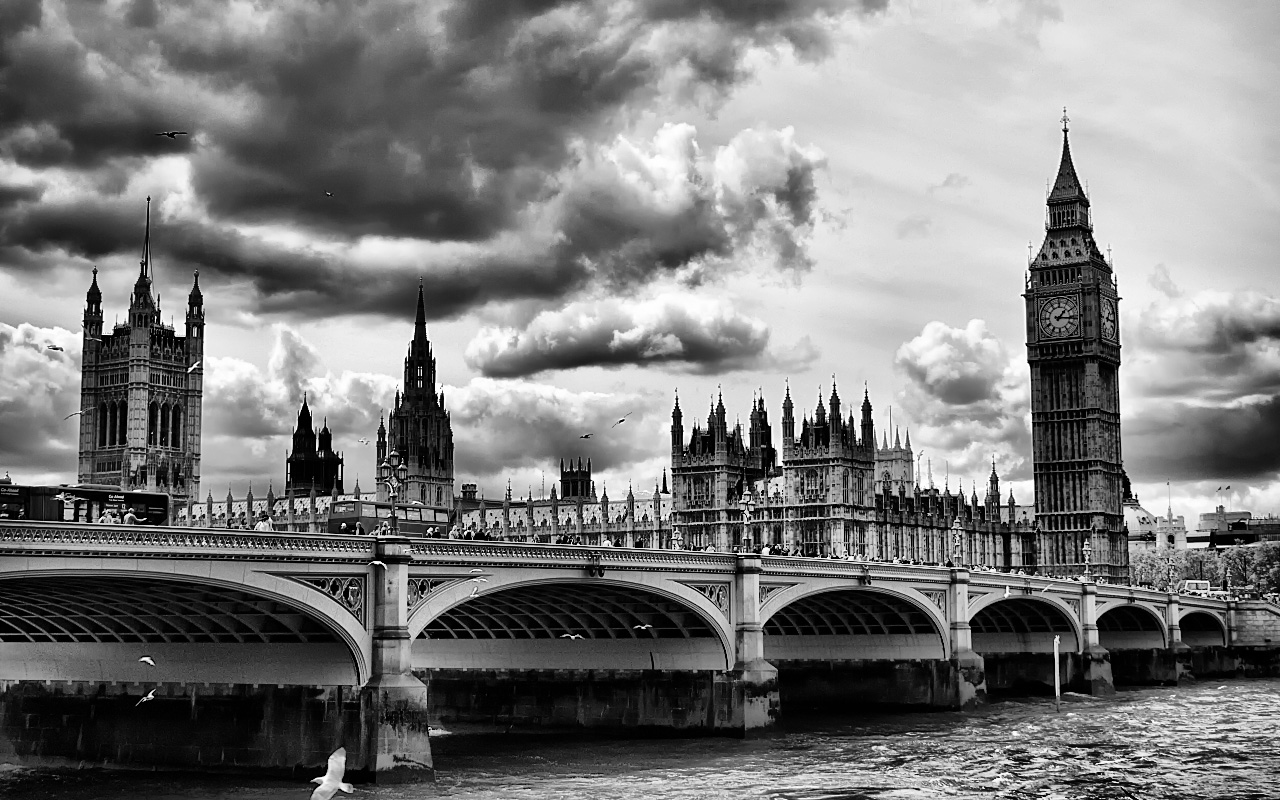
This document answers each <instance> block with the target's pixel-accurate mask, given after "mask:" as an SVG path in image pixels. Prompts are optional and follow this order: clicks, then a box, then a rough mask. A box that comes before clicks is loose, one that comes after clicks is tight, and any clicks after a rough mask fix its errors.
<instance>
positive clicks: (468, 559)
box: [410, 538, 737, 573]
mask: <svg viewBox="0 0 1280 800" xmlns="http://www.w3.org/2000/svg"><path fill="white" fill-rule="evenodd" d="M410 549H411V551H412V553H413V555H414V557H415V558H420V559H424V560H427V559H429V560H431V561H433V562H439V561H442V560H443V561H447V560H449V559H457V561H458V563H472V562H484V561H485V560H486V559H490V560H492V559H501V560H502V561H505V562H510V561H518V562H523V563H527V564H539V565H546V564H550V563H567V564H574V563H579V564H583V565H587V564H599V565H601V566H604V567H608V566H616V567H620V568H621V567H633V568H637V569H695V570H697V571H700V572H725V573H732V572H734V570H735V569H737V556H735V555H733V554H732V553H704V552H701V551H694V550H658V549H649V548H636V547H600V546H592V545H577V544H534V543H522V542H501V541H486V540H473V539H427V538H413V539H412V540H411V544H410Z"/></svg>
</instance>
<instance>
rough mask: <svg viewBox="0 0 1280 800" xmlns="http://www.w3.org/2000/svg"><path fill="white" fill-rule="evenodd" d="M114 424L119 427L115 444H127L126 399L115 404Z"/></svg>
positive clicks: (127, 408) (127, 411)
mask: <svg viewBox="0 0 1280 800" xmlns="http://www.w3.org/2000/svg"><path fill="white" fill-rule="evenodd" d="M116 423H117V424H118V425H119V426H120V430H119V431H118V433H117V435H116V444H119V445H124V444H128V443H129V400H128V398H126V399H123V400H121V401H120V402H118V403H116Z"/></svg>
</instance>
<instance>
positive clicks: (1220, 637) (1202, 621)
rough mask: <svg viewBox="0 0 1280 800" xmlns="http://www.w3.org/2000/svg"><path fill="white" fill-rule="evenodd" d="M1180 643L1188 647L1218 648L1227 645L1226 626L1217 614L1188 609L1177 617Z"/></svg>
mask: <svg viewBox="0 0 1280 800" xmlns="http://www.w3.org/2000/svg"><path fill="white" fill-rule="evenodd" d="M1178 627H1179V628H1180V629H1181V632H1182V643H1183V644H1185V645H1186V646H1188V647H1220V646H1223V645H1225V644H1226V643H1227V625H1226V623H1225V622H1223V621H1222V618H1221V617H1219V616H1218V615H1217V614H1214V613H1212V612H1209V611H1202V610H1200V609H1194V608H1193V609H1190V610H1187V611H1183V612H1182V613H1181V614H1179V615H1178Z"/></svg>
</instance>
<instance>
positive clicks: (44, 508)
mask: <svg viewBox="0 0 1280 800" xmlns="http://www.w3.org/2000/svg"><path fill="white" fill-rule="evenodd" d="M107 510H111V511H114V512H115V515H116V519H117V520H119V521H120V522H121V523H123V521H124V515H125V513H127V512H129V511H132V512H133V515H134V516H135V517H137V518H138V524H139V525H168V524H169V495H167V494H162V493H159V492H126V491H121V490H120V489H119V488H118V487H112V486H91V485H80V486H21V485H18V484H13V483H4V484H0V520H31V521H36V522H97V521H98V519H99V518H101V517H102V515H103V513H104V512H106V511H107Z"/></svg>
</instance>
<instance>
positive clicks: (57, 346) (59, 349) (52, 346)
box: [47, 344, 66, 353]
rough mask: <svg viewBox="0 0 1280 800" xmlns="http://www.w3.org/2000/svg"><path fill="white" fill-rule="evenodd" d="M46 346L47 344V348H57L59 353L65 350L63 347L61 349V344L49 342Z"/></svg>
mask: <svg viewBox="0 0 1280 800" xmlns="http://www.w3.org/2000/svg"><path fill="white" fill-rule="evenodd" d="M47 346H48V348H49V349H50V350H57V351H58V352H59V353H64V352H66V351H65V350H63V349H62V345H57V344H51V345H47Z"/></svg>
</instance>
